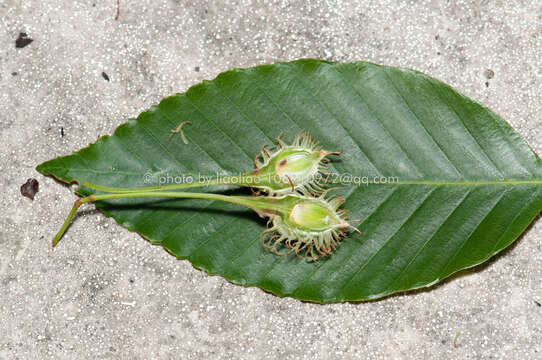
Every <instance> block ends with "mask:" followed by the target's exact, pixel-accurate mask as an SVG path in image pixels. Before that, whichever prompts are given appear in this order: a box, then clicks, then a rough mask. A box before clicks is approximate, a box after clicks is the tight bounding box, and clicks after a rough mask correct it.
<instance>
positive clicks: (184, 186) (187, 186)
mask: <svg viewBox="0 0 542 360" xmlns="http://www.w3.org/2000/svg"><path fill="white" fill-rule="evenodd" d="M224 180H225V179H223V178H218V179H213V180H209V181H206V182H203V183H200V182H191V183H185V184H174V185H159V186H148V187H140V188H117V187H109V186H102V185H96V184H91V183H88V182H86V181H83V185H84V186H86V187H88V188H91V189H94V190H99V191H103V192H109V193H128V192H129V193H131V192H151V191H163V190H181V189H190V188H195V187H205V186H213V185H230V183H228V182H224Z"/></svg>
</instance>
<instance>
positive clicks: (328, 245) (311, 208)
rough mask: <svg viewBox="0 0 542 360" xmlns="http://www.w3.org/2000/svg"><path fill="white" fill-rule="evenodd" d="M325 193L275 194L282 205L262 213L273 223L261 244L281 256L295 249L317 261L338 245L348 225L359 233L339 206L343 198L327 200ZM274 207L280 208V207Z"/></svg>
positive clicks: (297, 252)
mask: <svg viewBox="0 0 542 360" xmlns="http://www.w3.org/2000/svg"><path fill="white" fill-rule="evenodd" d="M324 196H325V195H321V196H319V197H312V196H304V195H299V194H290V195H284V196H280V197H276V198H275V199H276V200H275V204H280V210H274V211H269V212H264V213H263V214H261V213H260V214H261V215H264V216H269V223H270V224H271V227H270V228H269V229H267V230H265V231H264V232H263V233H262V235H261V240H262V245H263V246H264V247H265V248H268V249H270V250H271V251H273V252H274V253H276V254H279V255H286V254H290V253H292V252H295V253H296V255H298V256H300V257H303V258H306V259H309V260H313V261H316V260H317V259H318V258H319V257H323V256H327V255H329V254H330V253H331V252H332V251H333V250H334V249H335V248H336V247H337V245H338V244H339V242H340V240H341V238H342V237H344V236H345V235H346V230H347V229H348V228H352V229H354V230H355V231H357V232H359V230H358V229H357V228H355V227H354V226H352V225H351V224H350V223H349V222H348V221H347V219H348V215H347V212H346V210H340V209H339V207H340V206H341V204H342V203H343V202H344V200H343V199H341V198H339V197H333V198H331V199H325V197H324ZM269 199H272V198H269ZM273 208H274V209H277V206H273ZM282 248H286V250H282ZM300 254H301V255H300Z"/></svg>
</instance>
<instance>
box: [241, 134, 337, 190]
mask: <svg viewBox="0 0 542 360" xmlns="http://www.w3.org/2000/svg"><path fill="white" fill-rule="evenodd" d="M277 141H278V143H277V144H276V145H274V146H270V147H267V146H266V144H263V145H262V147H261V152H260V153H259V154H258V155H257V156H256V158H255V159H254V164H255V166H256V169H255V170H253V171H251V172H250V173H248V174H247V175H250V176H252V177H253V180H252V183H251V184H247V185H252V186H254V187H255V188H258V189H261V190H263V191H265V192H266V193H268V194H270V195H284V194H289V193H293V192H299V193H301V194H304V195H309V194H310V195H319V194H321V193H322V192H323V191H324V189H323V187H322V182H323V178H324V176H325V175H327V174H329V172H328V170H329V169H328V168H329V166H328V164H327V162H328V160H327V159H326V157H327V156H328V155H340V154H341V153H340V152H334V151H327V150H323V149H322V147H321V146H320V145H319V143H317V142H313V141H312V139H311V136H310V135H309V134H308V133H306V132H304V131H302V132H301V133H299V134H298V135H297V136H296V137H295V139H294V141H293V143H292V144H291V145H288V144H286V143H285V142H284V141H283V140H282V139H281V138H280V135H279V137H278V138H277Z"/></svg>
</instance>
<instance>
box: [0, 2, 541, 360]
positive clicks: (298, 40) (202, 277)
mask: <svg viewBox="0 0 542 360" xmlns="http://www.w3.org/2000/svg"><path fill="white" fill-rule="evenodd" d="M115 12H116V1H115V0H109V1H97V0H96V1H93V0H88V1H82V0H47V1H37V0H32V1H31V0H24V1H21V0H0V84H1V90H0V156H1V160H0V170H1V176H0V181H1V190H2V191H1V195H0V212H1V214H2V215H1V217H0V290H1V295H0V324H1V326H0V359H47V358H69V359H81V358H99V359H151V358H180V359H235V358H246V359H355V358H371V359H384V358H407V359H414V358H433V359H510V358H514V359H536V358H538V359H540V358H542V335H541V334H542V307H541V306H540V304H541V303H542V286H541V280H542V251H541V250H542V249H541V247H542V222H541V221H540V220H539V221H538V222H536V223H535V224H534V225H533V226H531V227H530V229H529V230H528V231H527V232H526V234H525V235H524V236H523V237H522V238H521V239H520V241H519V242H518V243H516V244H515V246H513V247H512V248H510V249H508V250H507V251H505V253H503V254H501V255H500V256H498V257H497V258H496V259H494V260H493V261H491V262H490V264H489V265H485V266H482V267H479V268H477V269H475V270H473V271H469V272H468V273H464V274H463V275H462V276H457V277H455V278H454V279H453V280H451V281H447V282H445V283H444V284H443V285H440V286H437V287H435V288H433V289H432V290H430V291H419V292H415V293H411V294H408V295H401V296H393V297H390V298H387V299H384V300H381V301H376V302H370V303H361V304H348V303H346V304H334V305H325V306H321V305H315V304H310V303H302V302H300V301H297V300H294V299H280V298H278V297H276V296H273V295H270V294H267V293H265V292H263V291H261V290H260V289H258V288H243V287H241V286H236V285H232V284H230V283H229V282H228V281H226V280H225V279H223V278H221V277H211V276H208V275H206V274H205V273H204V272H202V271H199V270H196V269H194V268H193V267H192V266H191V265H190V263H189V262H187V261H178V260H176V259H175V258H173V257H172V256H170V255H169V254H167V253H166V252H165V251H164V250H163V249H161V248H160V247H157V246H151V245H149V244H148V243H147V242H146V241H144V240H143V239H142V238H140V237H139V236H138V235H136V234H133V233H130V232H128V231H126V230H124V229H122V228H121V227H119V226H116V224H114V223H113V221H112V220H109V219H106V218H105V217H103V216H102V215H101V214H99V213H97V212H96V211H95V210H87V211H85V212H83V214H84V215H83V216H81V217H79V218H78V220H77V221H75V223H74V224H73V226H72V227H71V228H70V229H69V232H68V234H67V236H66V237H65V238H64V239H63V242H62V243H61V246H59V247H58V248H56V249H54V250H53V249H52V248H51V246H50V240H51V238H52V236H53V235H54V233H55V232H56V230H57V229H58V227H59V225H60V224H61V222H62V221H63V220H64V217H65V216H66V213H67V212H68V210H69V207H70V206H71V204H72V203H73V201H74V198H75V196H74V195H72V194H71V192H70V189H68V188H66V187H63V186H61V185H59V184H58V183H56V182H55V181H53V180H52V179H49V178H45V177H43V176H41V175H39V174H38V173H36V171H35V170H34V167H35V166H36V165H37V164H38V163H40V162H42V161H44V160H47V159H50V158H53V157H55V156H58V155H65V154H70V153H71V152H72V151H75V150H78V149H79V148H81V147H83V146H86V145H87V144H88V143H90V142H94V141H95V140H96V139H97V138H98V137H99V136H101V135H104V134H110V133H112V132H113V130H114V129H115V127H116V126H118V125H119V124H121V123H122V122H124V121H126V120H127V119H128V118H129V117H134V116H136V115H137V114H138V113H139V112H140V111H142V110H144V109H146V108H148V107H149V106H150V105H152V104H156V103H157V102H158V101H159V100H160V99H161V98H162V97H164V96H166V95H170V94H173V93H175V92H177V91H183V90H185V89H187V87H188V86H190V85H192V84H195V83H197V82H199V81H200V80H202V79H211V78H214V77H215V76H216V75H217V74H218V73H220V72H221V71H224V70H227V69H229V68H231V67H247V66H252V65H256V64H260V63H268V62H273V61H278V60H289V59H295V58H299V57H318V58H323V59H329V60H339V61H347V60H358V59H364V60H370V61H374V62H378V63H382V64H391V65H400V66H406V67H411V68H415V69H418V70H421V71H423V72H426V73H428V74H430V75H433V76H435V77H437V78H440V79H442V80H443V81H445V82H448V83H450V84H452V85H453V86H455V87H456V88H458V89H460V90H461V91H462V92H464V93H466V94H468V95H469V96H471V97H473V98H475V99H477V100H479V101H481V102H482V103H484V104H485V105H487V106H489V107H490V108H492V109H494V110H495V111H496V112H498V113H499V114H501V115H502V116H503V117H504V118H505V119H507V120H508V121H509V122H510V123H511V125H512V126H513V127H514V128H515V129H516V130H517V131H518V132H519V133H520V134H521V135H522V136H523V137H524V138H525V139H526V140H527V142H528V143H529V144H530V145H531V146H532V147H533V149H534V150H536V151H537V152H538V154H542V141H541V139H542V126H541V117H540V114H541V113H542V3H540V2H539V1H533V0H475V1H459V0H447V1H445V0H442V1H438V0H434V1H421V0H419V1H406V0H385V1H377V0H374V1H337V0H322V1H311V2H310V3H309V2H302V1H282V0H281V1H250V0H238V1H227V2H219V1H217V2H213V1H182V0H175V1H173V0H161V1H158V0H141V1H126V0H121V1H120V13H119V14H120V16H119V19H118V20H115V19H114V17H115ZM20 32H26V33H27V34H28V36H29V37H30V38H32V39H34V41H33V42H32V43H31V44H30V45H28V46H26V47H25V48H20V49H16V48H15V39H16V38H17V36H18V34H19V33H20ZM488 69H490V70H491V72H490V71H488ZM102 72H105V73H106V74H107V75H108V76H109V78H110V81H109V82H108V81H106V80H105V79H104V78H103V77H102ZM492 73H493V77H491V75H492ZM490 77H491V79H488V78H490ZM61 128H63V131H64V134H65V136H64V137H62V136H61ZM29 177H36V178H37V179H38V180H39V182H40V185H41V186H40V192H39V193H38V194H37V195H36V199H35V200H34V201H33V202H32V201H30V200H29V199H27V198H24V197H22V196H21V195H20V194H19V186H20V185H21V184H22V183H24V182H25V181H26V179H27V178H29ZM88 209H90V207H89V208H88ZM458 332H460V336H459V338H458V340H457V347H454V346H453V340H454V337H455V335H456V333H458Z"/></svg>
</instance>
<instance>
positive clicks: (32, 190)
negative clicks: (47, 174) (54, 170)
mask: <svg viewBox="0 0 542 360" xmlns="http://www.w3.org/2000/svg"><path fill="white" fill-rule="evenodd" d="M39 185H40V184H39V182H38V180H36V179H28V180H26V182H25V183H24V184H23V185H21V194H22V195H23V196H26V197H27V198H29V199H30V200H34V195H36V193H37V192H38V191H39Z"/></svg>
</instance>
